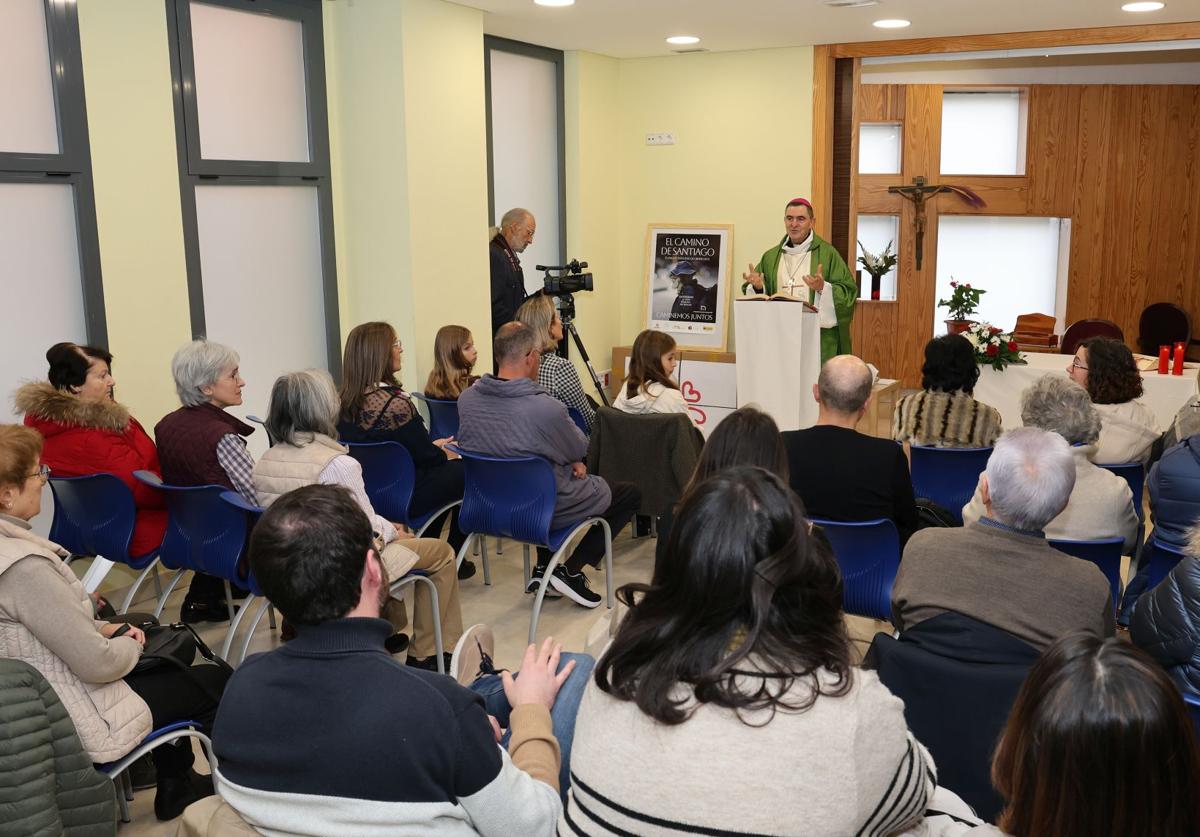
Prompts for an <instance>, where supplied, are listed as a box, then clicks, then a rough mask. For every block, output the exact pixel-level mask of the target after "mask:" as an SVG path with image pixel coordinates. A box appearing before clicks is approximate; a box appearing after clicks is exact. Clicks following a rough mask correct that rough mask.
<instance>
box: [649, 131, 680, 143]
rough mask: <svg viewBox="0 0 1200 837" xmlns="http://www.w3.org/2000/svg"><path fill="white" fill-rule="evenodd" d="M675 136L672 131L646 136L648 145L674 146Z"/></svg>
mask: <svg viewBox="0 0 1200 837" xmlns="http://www.w3.org/2000/svg"><path fill="white" fill-rule="evenodd" d="M674 144H675V135H674V134H672V133H671V132H670V131H663V132H661V133H657V134H646V145H674Z"/></svg>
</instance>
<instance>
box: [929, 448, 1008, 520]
mask: <svg viewBox="0 0 1200 837" xmlns="http://www.w3.org/2000/svg"><path fill="white" fill-rule="evenodd" d="M909 455H910V456H911V457H912V460H911V461H912V484H913V494H915V495H916V496H917V497H925V498H926V499H929V500H933V501H934V502H935V503H937V504H938V505H939V506H944V507H945V509H946V511H948V512H950V513H951V514H953V515H954V518H955V519H956V520H957V521H958V522H959V523H961V522H962V510H963V506H965V505H966V504H967V503H969V502H970V501H971V497H973V496H974V494H975V487H976V486H977V485H979V475H980V474H982V473H983V469H984V468H986V467H987V462H988V457H990V456H991V455H992V449H991V448H935V447H927V446H925V445H910V446H909Z"/></svg>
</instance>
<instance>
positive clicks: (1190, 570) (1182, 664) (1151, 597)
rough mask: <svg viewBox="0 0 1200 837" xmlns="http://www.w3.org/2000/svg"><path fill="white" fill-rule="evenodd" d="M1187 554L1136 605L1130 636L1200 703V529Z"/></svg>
mask: <svg viewBox="0 0 1200 837" xmlns="http://www.w3.org/2000/svg"><path fill="white" fill-rule="evenodd" d="M1156 537H1157V535H1156ZM1184 551H1185V552H1187V556H1188V557H1186V558H1184V559H1183V560H1182V561H1180V562H1179V563H1178V564H1176V565H1175V567H1174V568H1173V569H1172V570H1171V572H1170V573H1168V574H1167V577H1166V578H1165V579H1163V581H1162V583H1161V584H1159V585H1158V586H1157V587H1155V588H1154V589H1153V590H1150V591H1149V592H1147V593H1144V594H1143V595H1142V596H1141V597H1140V598H1139V599H1137V604H1136V605H1133V616H1132V618H1131V619H1130V620H1129V635H1130V638H1131V639H1132V640H1133V644H1134V645H1136V646H1138V647H1139V648H1142V649H1143V650H1145V651H1147V652H1149V654H1150V656H1152V657H1154V659H1156V660H1158V662H1159V663H1160V664H1161V665H1162V667H1163V668H1165V669H1166V670H1167V673H1168V674H1170V675H1171V678H1172V679H1173V680H1174V681H1175V683H1176V684H1177V685H1178V686H1179V688H1180V689H1182V690H1183V691H1184V692H1186V693H1188V694H1190V695H1192V696H1193V697H1195V698H1196V699H1197V700H1200V561H1198V560H1197V556H1200V526H1193V527H1192V528H1191V529H1190V531H1189V532H1188V538H1187V543H1186V544H1185V545H1184Z"/></svg>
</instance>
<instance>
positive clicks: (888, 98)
mask: <svg viewBox="0 0 1200 837" xmlns="http://www.w3.org/2000/svg"><path fill="white" fill-rule="evenodd" d="M854 106H855V107H856V108H857V109H858V116H859V120H860V121H862V122H899V121H901V120H902V119H904V85H902V84H860V85H859V87H858V95H857V96H856V97H855V99H854Z"/></svg>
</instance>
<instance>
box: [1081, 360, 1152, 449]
mask: <svg viewBox="0 0 1200 837" xmlns="http://www.w3.org/2000/svg"><path fill="white" fill-rule="evenodd" d="M1067 374H1068V375H1070V376H1071V380H1073V381H1074V382H1075V383H1077V384H1079V385H1080V386H1081V387H1083V388H1084V389H1086V390H1087V392H1088V395H1089V396H1091V399H1092V403H1093V404H1095V405H1096V411H1097V412H1098V413H1100V441H1099V442H1097V444H1096V453H1095V456H1093V457H1092V461H1094V462H1099V463H1101V464H1102V465H1119V464H1123V463H1126V462H1141V463H1146V462H1148V461H1149V459H1150V452H1151V448H1152V447H1153V446H1154V443H1155V442H1156V441H1157V440H1158V438H1159V436H1161V435H1162V428H1160V427H1159V426H1158V419H1157V418H1156V417H1155V415H1154V413H1153V412H1152V411H1151V410H1150V408H1149V407H1147V406H1146V405H1145V404H1143V403H1142V402H1140V401H1135V400H1134V399H1135V398H1140V397H1141V395H1142V375H1141V373H1140V372H1138V369H1137V364H1136V363H1134V360H1133V352H1131V351H1129V347H1128V346H1126V345H1125V344H1124V343H1122V342H1120V341H1119V340H1113V339H1112V338H1111V337H1090V338H1088V339H1087V340H1084V341H1083V342H1082V343H1080V344H1079V348H1078V349H1076V350H1075V357H1074V359H1073V360H1072V361H1071V365H1070V366H1068V367H1067Z"/></svg>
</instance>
